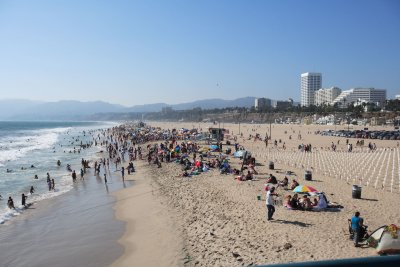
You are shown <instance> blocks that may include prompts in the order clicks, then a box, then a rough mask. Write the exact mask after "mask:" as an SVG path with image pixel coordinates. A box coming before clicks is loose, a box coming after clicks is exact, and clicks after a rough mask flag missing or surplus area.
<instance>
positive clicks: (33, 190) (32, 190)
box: [29, 185, 35, 195]
mask: <svg viewBox="0 0 400 267" xmlns="http://www.w3.org/2000/svg"><path fill="white" fill-rule="evenodd" d="M34 192H35V188H33V185H32V186H31V190H29V193H31V195H32V194H33V193H34Z"/></svg>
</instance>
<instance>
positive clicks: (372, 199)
mask: <svg viewBox="0 0 400 267" xmlns="http://www.w3.org/2000/svg"><path fill="white" fill-rule="evenodd" d="M360 199H361V200H367V201H378V200H377V199H375V198H363V197H362V198H360Z"/></svg>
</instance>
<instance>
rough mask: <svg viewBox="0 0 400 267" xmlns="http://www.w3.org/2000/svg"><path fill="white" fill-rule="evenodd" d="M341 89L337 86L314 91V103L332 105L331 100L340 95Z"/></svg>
mask: <svg viewBox="0 0 400 267" xmlns="http://www.w3.org/2000/svg"><path fill="white" fill-rule="evenodd" d="M341 92H342V90H340V88H338V87H331V88H321V89H319V90H317V91H315V96H314V104H315V105H317V106H322V105H328V104H329V105H333V101H334V100H335V99H336V98H337V97H338V96H339V95H340V93H341Z"/></svg>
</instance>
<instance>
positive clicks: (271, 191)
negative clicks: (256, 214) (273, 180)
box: [265, 187, 278, 221]
mask: <svg viewBox="0 0 400 267" xmlns="http://www.w3.org/2000/svg"><path fill="white" fill-rule="evenodd" d="M274 192H275V187H271V188H270V189H269V190H268V192H267V197H266V201H265V203H266V204H267V210H268V212H267V216H268V218H267V219H268V221H270V220H273V218H272V216H273V215H274V213H275V207H274V199H273V198H272V196H278V194H276V193H274Z"/></svg>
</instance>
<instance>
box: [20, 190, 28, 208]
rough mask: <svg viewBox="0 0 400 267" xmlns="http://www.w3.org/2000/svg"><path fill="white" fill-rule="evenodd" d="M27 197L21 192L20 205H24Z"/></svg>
mask: <svg viewBox="0 0 400 267" xmlns="http://www.w3.org/2000/svg"><path fill="white" fill-rule="evenodd" d="M27 198H28V197H27V196H25V194H24V193H22V195H21V204H22V206H24V207H26V199H27Z"/></svg>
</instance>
